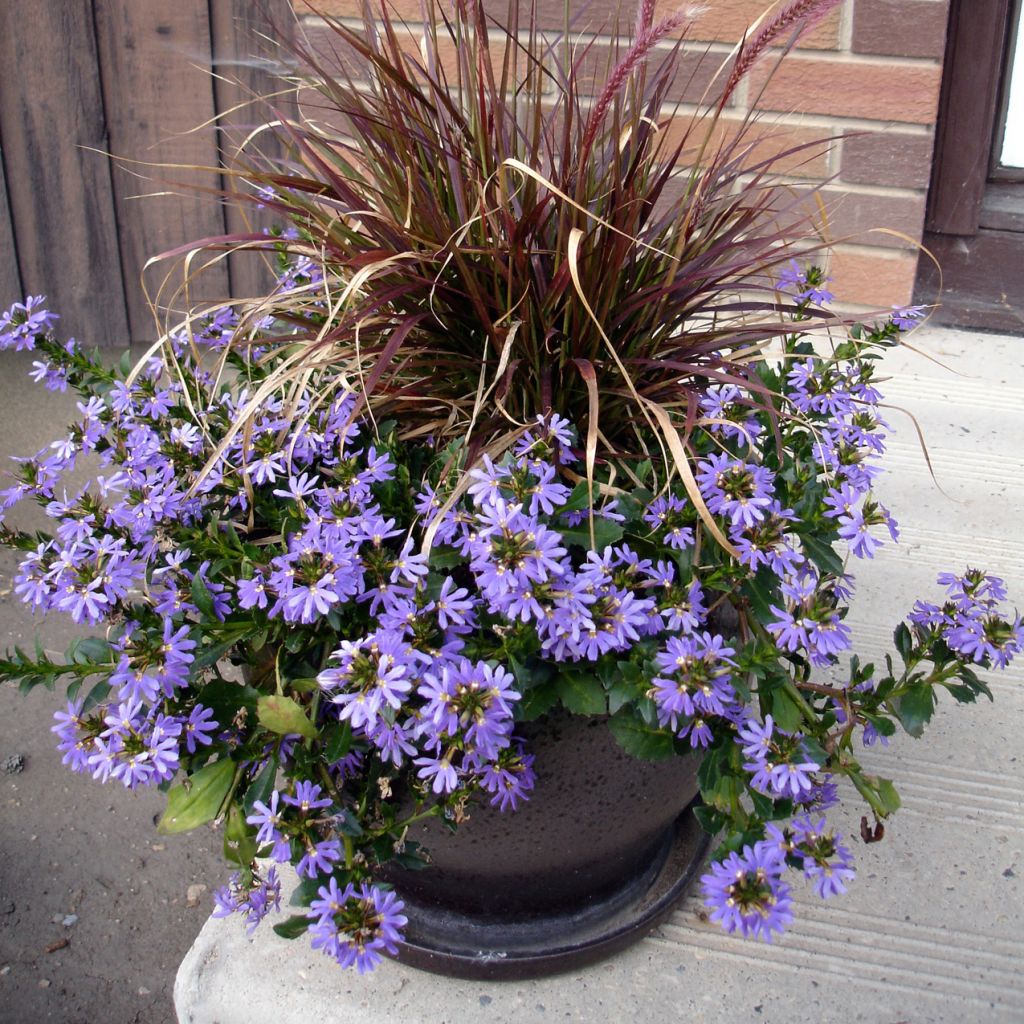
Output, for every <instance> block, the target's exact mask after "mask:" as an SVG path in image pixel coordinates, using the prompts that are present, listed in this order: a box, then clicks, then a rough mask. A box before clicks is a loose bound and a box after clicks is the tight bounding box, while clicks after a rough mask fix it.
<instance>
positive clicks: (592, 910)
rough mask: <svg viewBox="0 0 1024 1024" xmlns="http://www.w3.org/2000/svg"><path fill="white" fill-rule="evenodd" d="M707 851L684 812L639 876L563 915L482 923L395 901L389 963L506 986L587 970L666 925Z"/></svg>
mask: <svg viewBox="0 0 1024 1024" xmlns="http://www.w3.org/2000/svg"><path fill="white" fill-rule="evenodd" d="M709 843H710V837H709V836H707V835H706V834H705V833H704V831H703V830H702V829H701V827H700V826H699V825H698V824H697V820H696V818H695V817H694V815H693V813H692V806H691V807H688V808H687V809H686V810H685V811H683V813H682V814H680V815H679V817H678V818H677V819H676V821H675V823H674V825H673V827H672V829H671V830H670V832H669V834H668V835H667V836H666V837H665V841H664V842H663V843H662V844H661V846H660V848H659V849H658V851H657V853H656V854H655V856H654V857H653V858H652V860H651V862H650V863H649V864H648V866H647V868H646V869H645V870H644V871H643V872H641V873H640V874H639V875H638V876H634V877H633V878H631V879H630V880H629V881H628V882H627V883H626V884H625V885H623V886H621V887H619V888H618V889H615V890H613V891H612V892H610V893H607V894H605V895H604V896H602V897H601V898H599V899H596V900H594V901H592V902H591V903H589V904H588V905H586V906H585V907H583V908H581V909H578V910H573V911H568V912H559V913H550V914H540V915H536V916H532V917H530V918H526V919H509V918H484V917H477V916H469V915H466V914H460V913H456V912H453V911H452V910H450V909H448V908H445V907H443V906H438V905H432V904H427V903H424V902H418V901H417V900H416V899H415V898H407V897H404V896H403V899H404V900H405V904H406V906H405V914H406V916H407V917H408V918H409V923H408V925H407V926H406V928H405V938H404V940H403V941H402V942H400V943H399V944H398V955H397V956H396V957H395V959H396V960H398V961H399V962H400V963H403V964H408V965H409V966H411V967H417V968H420V969H421V970H426V971H432V972H434V973H436V974H446V975H449V976H452V977H458V978H473V979H490V980H502V979H504V980H510V981H511V980H517V979H521V978H534V977H540V976H542V975H546V974H556V973H558V972H560V971H568V970H572V969H574V968H577V967H581V966H583V965H585V964H589V963H593V962H594V961H596V960H601V959H603V958H605V957H607V956H611V955H612V954H613V953H616V952H618V951H619V950H620V949H623V948H625V947H626V946H628V945H630V944H631V943H633V942H636V941H637V940H639V939H641V938H643V936H644V935H646V934H647V933H648V932H650V931H651V930H652V929H653V928H655V927H657V925H659V924H660V923H661V922H662V921H664V920H665V918H667V917H668V915H669V914H670V913H671V912H672V909H673V908H674V907H675V905H676V903H678V901H679V900H680V898H681V897H682V896H683V894H684V893H685V892H686V890H687V889H688V888H689V887H690V884H691V883H692V882H693V880H694V878H695V877H696V875H697V872H698V871H699V870H700V867H701V864H702V862H703V860H704V856H705V854H706V853H707V849H708V845H709Z"/></svg>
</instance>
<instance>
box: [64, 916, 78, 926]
mask: <svg viewBox="0 0 1024 1024" xmlns="http://www.w3.org/2000/svg"><path fill="white" fill-rule="evenodd" d="M77 922H78V915H77V914H65V915H64V920H63V921H61V924H62V925H64V927H65V928H70V927H71V926H72V925H73V924H76V923H77Z"/></svg>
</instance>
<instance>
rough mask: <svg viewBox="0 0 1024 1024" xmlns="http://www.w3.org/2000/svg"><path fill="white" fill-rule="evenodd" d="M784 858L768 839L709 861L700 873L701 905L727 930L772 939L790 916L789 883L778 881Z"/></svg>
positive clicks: (765, 939) (791, 914)
mask: <svg viewBox="0 0 1024 1024" xmlns="http://www.w3.org/2000/svg"><path fill="white" fill-rule="evenodd" d="M785 867H786V862H785V860H784V859H783V858H782V856H780V854H779V851H778V849H777V848H775V847H774V846H773V844H771V843H768V842H760V843H756V844H755V845H754V846H752V847H751V846H744V847H743V851H742V853H736V852H733V853H730V854H729V855H728V857H726V858H725V860H723V861H721V862H719V863H716V864H712V865H711V871H710V872H709V873H708V874H706V875H702V876H701V886H702V888H703V890H704V897H705V899H704V905H705V906H706V907H708V908H709V909H710V910H711V920H712V921H715V922H717V923H718V924H720V925H721V926H722V927H723V928H724V929H725V930H726V931H727V932H735V931H739V932H740V933H741V934H743V935H744V936H749V935H753V936H755V937H756V938H759V939H763V940H764V941H765V942H771V941H772V936H773V933H780V934H781V933H782V932H783V931H785V929H786V926H787V925H788V924H789V923H790V922H791V921H792V920H793V913H792V900H791V898H790V895H789V886H788V885H786V884H785V883H784V882H783V881H781V877H782V874H783V872H784V871H785Z"/></svg>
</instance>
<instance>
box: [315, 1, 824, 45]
mask: <svg viewBox="0 0 1024 1024" xmlns="http://www.w3.org/2000/svg"><path fill="white" fill-rule="evenodd" d="M378 2H379V0H378ZM389 2H390V3H391V4H392V5H393V6H394V8H395V10H396V11H397V13H398V15H399V17H401V18H404V19H405V20H406V21H419V20H420V4H419V0H389ZM314 6H315V7H316V9H317V11H320V12H322V13H324V14H333V15H337V16H338V17H345V18H358V17H360V16H361V13H362V5H361V3H360V0H314ZM679 6H680V5H679V2H678V0H659V3H658V6H657V17H665V16H667V15H670V14H674V13H675V12H676V10H678V8H679ZM769 6H770V0H712V2H711V3H710V4H707V7H708V9H707V10H706V11H705V12H704V13H703V14H702V15H701V16H700V18H698V19H697V21H696V22H695V24H694V26H693V28H691V29H690V30H688V31H687V32H686V33H685V34H686V36H687V38H690V39H700V40H704V41H707V42H728V43H735V42H738V41H739V39H740V38H742V36H743V33H744V31H745V30H746V29H747V27H748V26H750V25H751V24H752V23H753V22H754V21H755V20H756V19H757V18H759V17H760V16H761V14H763V13H764V11H765V10H766V9H767V8H768V7H769ZM295 10H296V12H297V13H298V14H299V15H303V14H308V13H310V12H309V9H308V8H307V7H306V6H305V4H303V3H302V2H301V0H296V3H295ZM484 10H485V11H486V12H487V15H488V16H489V17H491V18H493V19H495V20H496V21H497V23H498V24H504V23H505V22H506V21H507V20H508V19H507V15H508V0H484ZM529 10H530V5H529V2H528V0H519V17H520V20H521V25H520V27H521V28H522V27H525V22H526V19H527V17H528V16H529ZM569 14H570V32H571V33H573V34H576V33H580V32H593V33H598V34H603V35H613V34H615V30H616V26H617V27H618V32H619V34H621V35H629V34H630V32H631V31H632V28H633V23H634V21H635V18H636V6H635V4H633V3H631V2H629V0H590V2H589V3H587V4H584V3H582V2H578V0H572V2H571V4H570V12H569ZM537 22H538V26H539V27H540V28H543V29H554V30H556V31H557V30H558V29H561V28H563V27H564V10H563V3H562V0H539V2H538V4H537ZM839 24H840V12H839V11H833V12H832V13H830V14H829V15H827V16H826V17H825V18H824V19H823V20H822V21H821V23H820V24H819V25H816V26H815V27H814V28H813V29H812V30H811V31H810V32H809V33H808V34H807V35H806V36H805V37H804V38H803V39H801V41H800V45H801V47H805V48H810V49H824V50H834V49H836V48H837V47H838V45H839Z"/></svg>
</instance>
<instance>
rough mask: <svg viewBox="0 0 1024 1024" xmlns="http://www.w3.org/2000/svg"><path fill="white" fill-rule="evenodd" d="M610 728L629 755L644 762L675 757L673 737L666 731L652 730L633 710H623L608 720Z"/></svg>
mask: <svg viewBox="0 0 1024 1024" xmlns="http://www.w3.org/2000/svg"><path fill="white" fill-rule="evenodd" d="M608 728H609V729H611V731H612V735H613V736H614V737H615V739H616V740H617V741H618V744H619V746H620V747H622V749H623V750H624V751H626V753H627V754H631V755H632V756H633V757H637V758H640V759H641V760H643V761H663V760H665V759H666V758H669V757H674V756H675V752H676V748H675V742H674V741H673V738H672V735H671V733H669V732H666V731H665V730H664V729H659V728H652V727H651V726H649V725H648V724H647V723H646V722H644V721H643V719H641V718H638V717H637V715H636V714H635V713H634V712H633V711H632V710H626V709H623V710H622V711H620V712H619V713H618V714H615V715H612V717H611V718H610V719H609V720H608Z"/></svg>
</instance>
